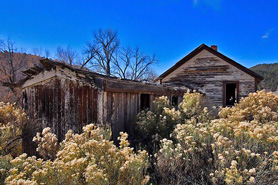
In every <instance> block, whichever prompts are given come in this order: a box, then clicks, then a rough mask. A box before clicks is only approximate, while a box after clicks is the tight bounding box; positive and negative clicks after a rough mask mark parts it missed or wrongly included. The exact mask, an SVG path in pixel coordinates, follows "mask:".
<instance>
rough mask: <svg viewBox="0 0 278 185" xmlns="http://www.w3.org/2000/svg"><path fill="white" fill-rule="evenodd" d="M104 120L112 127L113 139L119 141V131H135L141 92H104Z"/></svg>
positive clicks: (130, 132)
mask: <svg viewBox="0 0 278 185" xmlns="http://www.w3.org/2000/svg"><path fill="white" fill-rule="evenodd" d="M103 100H104V102H103V108H104V109H105V110H104V111H103V112H104V115H103V120H104V122H105V123H110V124H111V127H112V133H113V140H114V141H117V137H118V136H119V135H118V133H119V132H121V131H124V132H127V133H129V134H130V135H132V133H133V132H134V127H133V123H134V121H135V117H136V115H137V114H138V113H139V111H140V94H137V93H118V92H104V98H103Z"/></svg>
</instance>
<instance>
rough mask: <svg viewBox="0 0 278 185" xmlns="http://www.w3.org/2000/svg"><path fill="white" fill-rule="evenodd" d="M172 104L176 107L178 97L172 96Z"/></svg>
mask: <svg viewBox="0 0 278 185" xmlns="http://www.w3.org/2000/svg"><path fill="white" fill-rule="evenodd" d="M172 105H173V106H174V107H175V109H176V110H177V109H178V97H177V96H172Z"/></svg>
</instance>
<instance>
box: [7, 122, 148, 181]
mask: <svg viewBox="0 0 278 185" xmlns="http://www.w3.org/2000/svg"><path fill="white" fill-rule="evenodd" d="M44 132H45V133H43V134H42V135H43V137H44V138H45V137H46V136H47V135H48V134H49V129H46V130H45V131H44ZM120 135H121V137H119V140H120V146H119V147H117V146H115V145H114V144H113V141H109V140H108V136H110V131H108V130H104V129H102V128H100V127H95V126H94V125H93V124H91V125H87V126H85V127H84V128H83V133H81V134H74V133H73V132H72V131H71V130H70V131H68V133H67V134H66V137H65V140H64V141H63V142H62V143H61V144H60V148H59V150H58V152H57V154H56V158H55V159H54V160H53V161H52V160H47V161H44V160H42V159H37V158H36V157H28V156H27V155H26V154H22V155H20V156H19V157H17V158H15V159H13V160H11V164H12V168H11V169H10V170H9V173H8V175H9V176H8V177H7V178H6V183H7V184H19V183H23V184H146V183H147V182H148V176H147V175H146V169H147V167H148V162H147V158H148V154H147V152H146V151H138V153H135V152H134V151H133V148H131V147H129V142H128V141H127V137H128V136H127V134H126V133H121V134H120ZM49 136H50V135H49ZM47 137H48V136H47ZM36 138H38V137H36ZM38 140H40V139H38ZM54 143H55V142H54ZM42 144H46V143H42ZM51 145H52V144H50V146H51ZM41 147H42V146H41ZM43 148H44V149H46V148H48V147H43ZM45 151H48V149H47V150H45Z"/></svg>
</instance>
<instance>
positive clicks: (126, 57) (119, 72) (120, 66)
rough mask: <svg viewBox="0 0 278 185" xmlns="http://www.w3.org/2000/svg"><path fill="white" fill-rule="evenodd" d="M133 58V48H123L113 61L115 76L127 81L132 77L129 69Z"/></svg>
mask: <svg viewBox="0 0 278 185" xmlns="http://www.w3.org/2000/svg"><path fill="white" fill-rule="evenodd" d="M133 58H134V52H133V50H132V49H131V48H129V47H128V48H122V49H121V50H120V51H119V52H118V54H117V56H116V58H115V59H114V60H113V64H114V68H115V70H114V73H115V75H116V76H119V77H121V78H123V79H127V78H128V77H129V76H130V71H129V69H130V64H131V62H132V60H133Z"/></svg>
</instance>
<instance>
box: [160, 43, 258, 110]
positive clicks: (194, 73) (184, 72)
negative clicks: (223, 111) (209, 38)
mask: <svg viewBox="0 0 278 185" xmlns="http://www.w3.org/2000/svg"><path fill="white" fill-rule="evenodd" d="M262 79H263V78H262V77H261V76H260V75H258V74H256V73H255V72H253V71H251V70H250V69H248V68H246V67H244V66H242V65H240V64H239V63H237V62H236V61H234V60H232V59H230V58H228V57H227V56H225V55H223V54H222V53H220V52H218V51H217V46H215V45H213V46H211V47H208V46H207V45H205V44H202V45H200V46H199V47H197V48H196V49H195V50H193V51H192V52H191V53H189V54H188V55H187V56H185V57H184V58H182V59H181V60H180V61H178V62H177V63H176V64H175V65H174V66H172V67H171V68H169V69H168V70H167V71H165V72H164V73H163V74H161V75H160V76H159V77H158V78H157V79H156V81H157V82H159V83H160V84H169V85H174V86H180V87H188V88H190V89H196V90H198V91H199V92H202V93H204V94H205V95H206V96H207V99H208V101H207V106H208V107H211V106H232V105H234V103H235V102H238V101H239V100H240V98H241V97H245V96H248V94H249V93H251V92H255V91H256V90H257V84H258V83H259V82H260V81H261V80H262Z"/></svg>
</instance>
